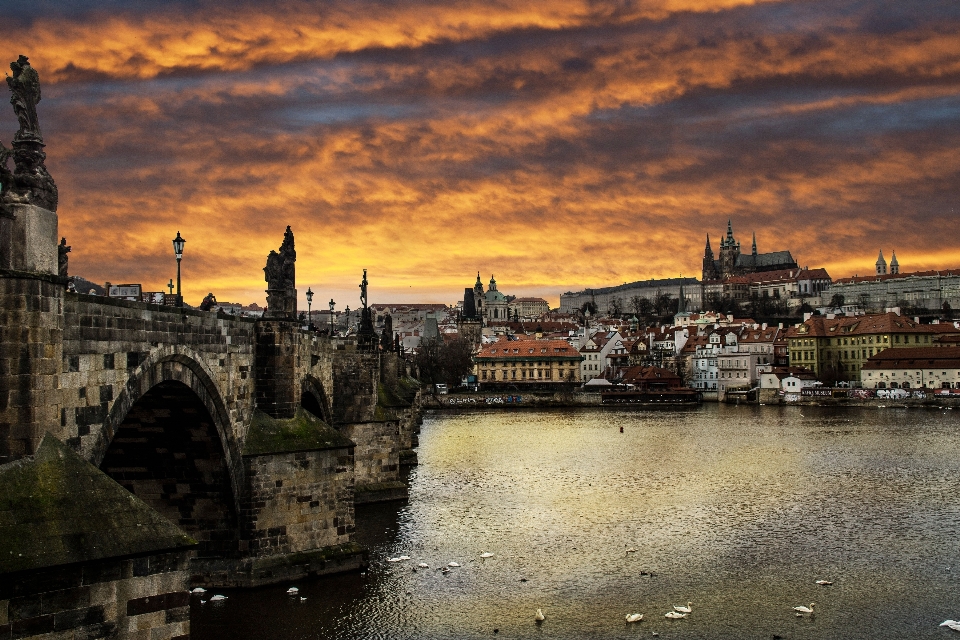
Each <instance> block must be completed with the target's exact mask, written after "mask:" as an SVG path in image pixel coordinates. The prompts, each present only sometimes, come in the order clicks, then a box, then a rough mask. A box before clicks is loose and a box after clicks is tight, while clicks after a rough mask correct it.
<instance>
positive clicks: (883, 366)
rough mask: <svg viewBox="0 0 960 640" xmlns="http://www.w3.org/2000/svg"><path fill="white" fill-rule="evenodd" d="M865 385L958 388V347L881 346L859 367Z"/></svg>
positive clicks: (894, 387)
mask: <svg viewBox="0 0 960 640" xmlns="http://www.w3.org/2000/svg"><path fill="white" fill-rule="evenodd" d="M860 383H861V384H862V386H863V387H864V388H865V389H898V388H899V389H960V349H942V348H939V347H911V348H906V349H884V350H883V351H881V352H880V353H878V354H876V355H874V356H872V357H870V358H868V359H867V362H866V363H864V365H863V368H862V369H861V370H860Z"/></svg>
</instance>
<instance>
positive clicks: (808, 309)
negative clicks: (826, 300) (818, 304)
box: [797, 302, 813, 316]
mask: <svg viewBox="0 0 960 640" xmlns="http://www.w3.org/2000/svg"><path fill="white" fill-rule="evenodd" d="M805 313H813V307H811V306H810V303H809V302H804V303H803V304H801V305H800V306H799V307H798V308H797V314H799V315H801V316H802V315H803V314H805Z"/></svg>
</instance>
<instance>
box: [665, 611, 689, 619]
mask: <svg viewBox="0 0 960 640" xmlns="http://www.w3.org/2000/svg"><path fill="white" fill-rule="evenodd" d="M663 617H664V618H670V619H671V620H679V619H680V618H686V617H687V614H685V613H680V612H679V611H667V612H666V613H665V614H664V615H663Z"/></svg>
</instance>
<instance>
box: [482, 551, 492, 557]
mask: <svg viewBox="0 0 960 640" xmlns="http://www.w3.org/2000/svg"><path fill="white" fill-rule="evenodd" d="M480 557H481V558H492V557H493V554H492V553H490V552H489V551H487V552H485V553H481V554H480Z"/></svg>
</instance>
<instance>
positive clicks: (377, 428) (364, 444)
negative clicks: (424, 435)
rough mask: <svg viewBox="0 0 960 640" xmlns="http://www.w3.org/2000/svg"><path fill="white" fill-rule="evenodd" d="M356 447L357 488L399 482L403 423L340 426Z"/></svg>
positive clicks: (361, 423) (394, 421) (369, 423)
mask: <svg viewBox="0 0 960 640" xmlns="http://www.w3.org/2000/svg"><path fill="white" fill-rule="evenodd" d="M338 428H339V430H340V432H341V433H342V434H343V435H345V436H346V437H348V438H350V440H352V441H353V442H354V443H355V444H356V448H355V449H354V461H355V471H354V473H355V476H356V486H357V487H358V488H360V489H363V488H369V487H370V486H371V485H382V484H385V483H396V482H398V481H399V480H400V423H399V422H398V421H396V420H390V421H384V422H360V423H351V424H344V425H339V426H338Z"/></svg>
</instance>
